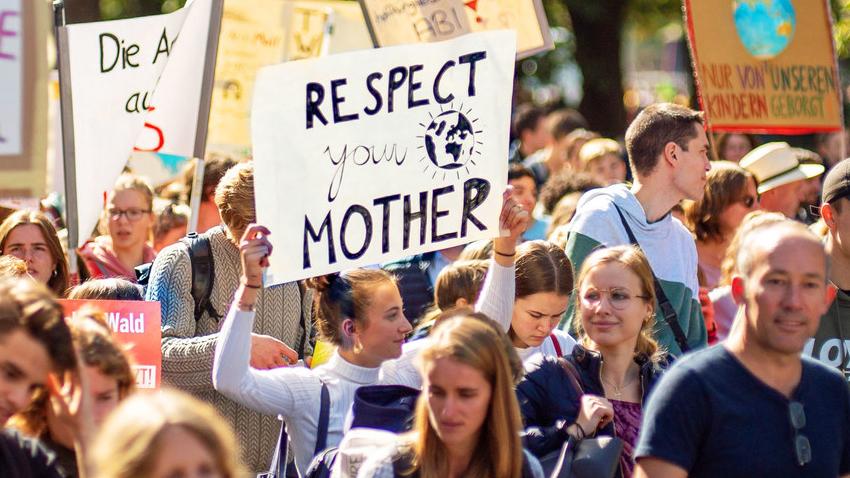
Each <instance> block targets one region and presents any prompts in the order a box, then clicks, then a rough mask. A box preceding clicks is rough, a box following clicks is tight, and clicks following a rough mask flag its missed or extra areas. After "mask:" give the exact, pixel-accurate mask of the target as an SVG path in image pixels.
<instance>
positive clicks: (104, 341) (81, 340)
mask: <svg viewBox="0 0 850 478" xmlns="http://www.w3.org/2000/svg"><path fill="white" fill-rule="evenodd" d="M67 322H68V325H69V326H70V328H71V335H72V337H73V340H74V345H75V346H76V347H77V350H79V353H80V357H81V358H82V359H83V363H84V364H85V365H87V366H89V367H93V368H95V369H96V370H97V371H98V372H100V373H101V374H103V375H105V376H106V377H109V378H111V379H114V380H115V382H116V384H117V386H118V398H119V400H123V399H124V398H126V397H127V396H129V395H130V393H132V392H133V390H135V388H136V376H135V374H134V373H133V369H132V359H131V358H130V356H129V354H128V353H127V351H126V348H125V347H124V345H122V344H120V343H118V341H117V340H115V338H114V337H113V336H112V331H111V330H110V329H109V326H108V325H107V322H106V316H105V314H104V313H103V312H100V311H99V310H97V309H94V308H92V307H84V308H83V309H80V310H79V311H77V312H76V313H75V314H74V315H73V317H71V319H69V320H68V321H67ZM48 407H50V401H49V396H48V393H47V390H45V389H41V390H38V391H36V392H35V394H34V395H33V399H32V402H31V403H30V405H29V406H28V407H27V408H26V409H24V410H23V411H21V412H20V413H18V414H16V415H15V416H13V417H12V418H11V419H10V420H9V424H10V426H12V427H13V428H17V429H18V430H20V431H21V432H23V433H25V434H27V435H30V436H33V437H43V436H45V434H46V432H47V413H48Z"/></svg>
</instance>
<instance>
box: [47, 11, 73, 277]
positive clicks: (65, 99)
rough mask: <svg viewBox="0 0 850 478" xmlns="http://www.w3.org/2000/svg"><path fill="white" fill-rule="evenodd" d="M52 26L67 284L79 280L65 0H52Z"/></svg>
mask: <svg viewBox="0 0 850 478" xmlns="http://www.w3.org/2000/svg"><path fill="white" fill-rule="evenodd" d="M53 26H54V36H55V38H56V57H57V65H56V68H57V70H58V73H59V108H60V111H61V114H60V119H61V122H62V124H61V125H62V160H63V161H62V162H63V164H64V167H65V218H66V221H65V227H66V229H67V231H68V266H69V271H70V274H71V285H74V284H77V283H79V279H80V271H79V268H78V267H77V247H78V246H79V217H78V214H77V167H76V156H75V152H74V110H73V103H72V102H71V64H70V57H69V55H68V30H67V29H66V28H65V1H64V0H53Z"/></svg>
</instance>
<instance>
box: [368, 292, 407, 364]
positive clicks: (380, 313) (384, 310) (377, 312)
mask: <svg viewBox="0 0 850 478" xmlns="http://www.w3.org/2000/svg"><path fill="white" fill-rule="evenodd" d="M411 330H412V327H411V326H410V322H408V321H407V318H406V317H405V316H404V311H403V304H402V300H401V294H399V292H398V287H396V285H395V284H393V283H392V282H385V283H382V284H380V285H378V286H376V287H375V288H374V290H373V291H372V301H371V303H370V304H369V307H368V308H367V309H366V325H365V327H363V329H362V330H360V331H358V332H357V338H358V340H359V341H360V345H361V346H362V347H363V353H365V354H367V355H369V356H371V357H372V358H373V359H374V361H375V362H376V363H378V364H380V362H383V361H385V360H390V359H394V358H398V357H400V356H401V346H402V345H404V339H405V337H406V336H407V334H408V333H410V331H411Z"/></svg>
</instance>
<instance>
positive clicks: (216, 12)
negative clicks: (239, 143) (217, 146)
mask: <svg viewBox="0 0 850 478" xmlns="http://www.w3.org/2000/svg"><path fill="white" fill-rule="evenodd" d="M210 1H211V2H212V5H211V7H210V28H209V32H208V33H207V57H206V60H205V61H204V76H203V80H202V81H201V101H200V103H199V104H198V127H197V129H196V130H195V147H194V150H193V154H194V156H195V157H196V158H202V159H203V158H204V155H205V154H206V149H207V133H208V131H209V123H210V101H211V100H212V90H213V81H214V80H215V64H216V58H217V55H218V37H219V34H220V33H221V17H222V15H223V13H224V0H210Z"/></svg>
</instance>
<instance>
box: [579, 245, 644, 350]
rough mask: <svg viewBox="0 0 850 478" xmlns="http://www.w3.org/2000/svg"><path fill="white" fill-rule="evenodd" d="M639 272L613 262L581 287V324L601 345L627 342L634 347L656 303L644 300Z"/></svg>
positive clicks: (592, 272)
mask: <svg viewBox="0 0 850 478" xmlns="http://www.w3.org/2000/svg"><path fill="white" fill-rule="evenodd" d="M642 295H644V293H643V290H642V289H641V286H640V279H639V278H638V276H637V274H635V273H634V272H632V271H631V270H630V269H629V268H627V267H626V266H624V265H622V264H619V263H616V262H613V263H607V264H601V265H598V266H596V267H594V268H593V269H591V270H590V272H589V273H588V274H587V276H586V277H585V279H584V281H583V282H582V284H580V287H579V312H580V314H581V325H582V327H583V328H584V330H585V332H586V333H587V335H588V337H590V339H591V340H592V341H593V342H594V343H595V344H597V345H599V346H600V347H616V346H619V345H623V346H626V347H631V348H632V349H634V346H635V344H636V343H637V338H638V335H639V334H640V330H641V327H642V326H643V322H644V321H645V320H647V319H648V318H649V316H650V314H651V313H652V306H651V305H650V304H649V302H648V301H647V300H645V299H643V298H642V297H640V296H642Z"/></svg>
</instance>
